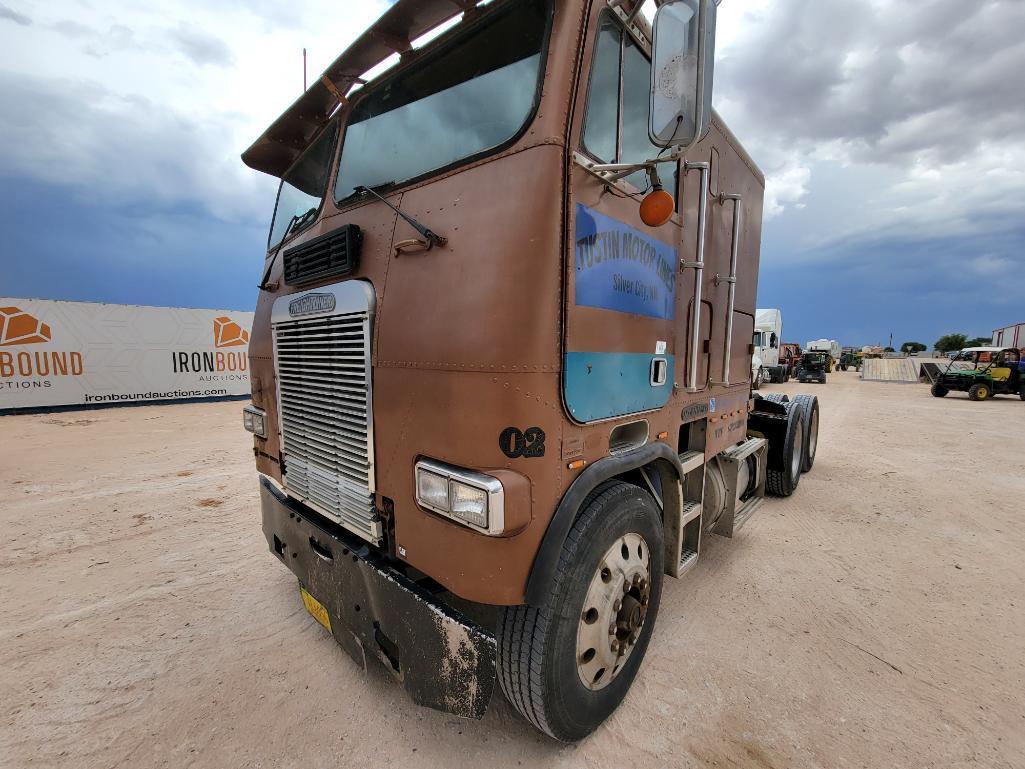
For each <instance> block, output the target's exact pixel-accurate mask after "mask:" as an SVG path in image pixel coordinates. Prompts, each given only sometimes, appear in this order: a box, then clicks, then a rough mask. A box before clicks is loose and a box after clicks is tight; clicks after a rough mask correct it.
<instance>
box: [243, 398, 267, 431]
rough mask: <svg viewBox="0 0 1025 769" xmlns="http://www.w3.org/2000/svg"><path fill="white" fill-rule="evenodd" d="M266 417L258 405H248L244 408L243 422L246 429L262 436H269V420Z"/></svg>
mask: <svg viewBox="0 0 1025 769" xmlns="http://www.w3.org/2000/svg"><path fill="white" fill-rule="evenodd" d="M264 417H265V414H264V412H263V411H261V410H260V409H258V408H256V406H246V407H245V408H244V409H242V424H243V425H244V426H245V428H246V430H248V431H249V432H251V433H253V434H254V435H258V436H259V437H261V438H266V437H267V427H266V424H267V422H266V419H265V418H264Z"/></svg>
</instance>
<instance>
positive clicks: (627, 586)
mask: <svg viewBox="0 0 1025 769" xmlns="http://www.w3.org/2000/svg"><path fill="white" fill-rule="evenodd" d="M629 592H630V583H629V582H624V583H623V595H626V594H627V593H629Z"/></svg>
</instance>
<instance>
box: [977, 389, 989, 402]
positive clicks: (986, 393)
mask: <svg viewBox="0 0 1025 769" xmlns="http://www.w3.org/2000/svg"><path fill="white" fill-rule="evenodd" d="M988 397H989V390H987V389H986V388H985V387H980V388H979V400H980V401H984V400H986V398H988Z"/></svg>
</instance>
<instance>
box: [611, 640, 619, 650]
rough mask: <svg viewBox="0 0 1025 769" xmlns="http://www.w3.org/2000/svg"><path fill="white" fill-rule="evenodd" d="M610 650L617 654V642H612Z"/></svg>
mask: <svg viewBox="0 0 1025 769" xmlns="http://www.w3.org/2000/svg"><path fill="white" fill-rule="evenodd" d="M611 648H612V651H614V652H618V651H619V641H613V642H612V646H611Z"/></svg>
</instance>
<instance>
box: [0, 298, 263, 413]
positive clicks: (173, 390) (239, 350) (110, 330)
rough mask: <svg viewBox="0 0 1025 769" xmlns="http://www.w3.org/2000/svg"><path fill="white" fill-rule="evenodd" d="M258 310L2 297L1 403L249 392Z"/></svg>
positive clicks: (11, 406)
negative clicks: (251, 334) (251, 344)
mask: <svg viewBox="0 0 1025 769" xmlns="http://www.w3.org/2000/svg"><path fill="white" fill-rule="evenodd" d="M252 325H253V313H251V312H236V311H234V310H189V309H183V308H178V307H143V306H138V305H126V304H99V303H93V302H59V301H52V300H49V299H13V298H9V297H0V410H5V409H17V408H37V407H45V406H70V405H80V404H89V403H122V402H128V401H160V400H183V399H189V398H216V397H224V396H232V395H245V394H247V393H248V392H249V389H250V387H249V357H248V356H249V330H250V328H251V327H252Z"/></svg>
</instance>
